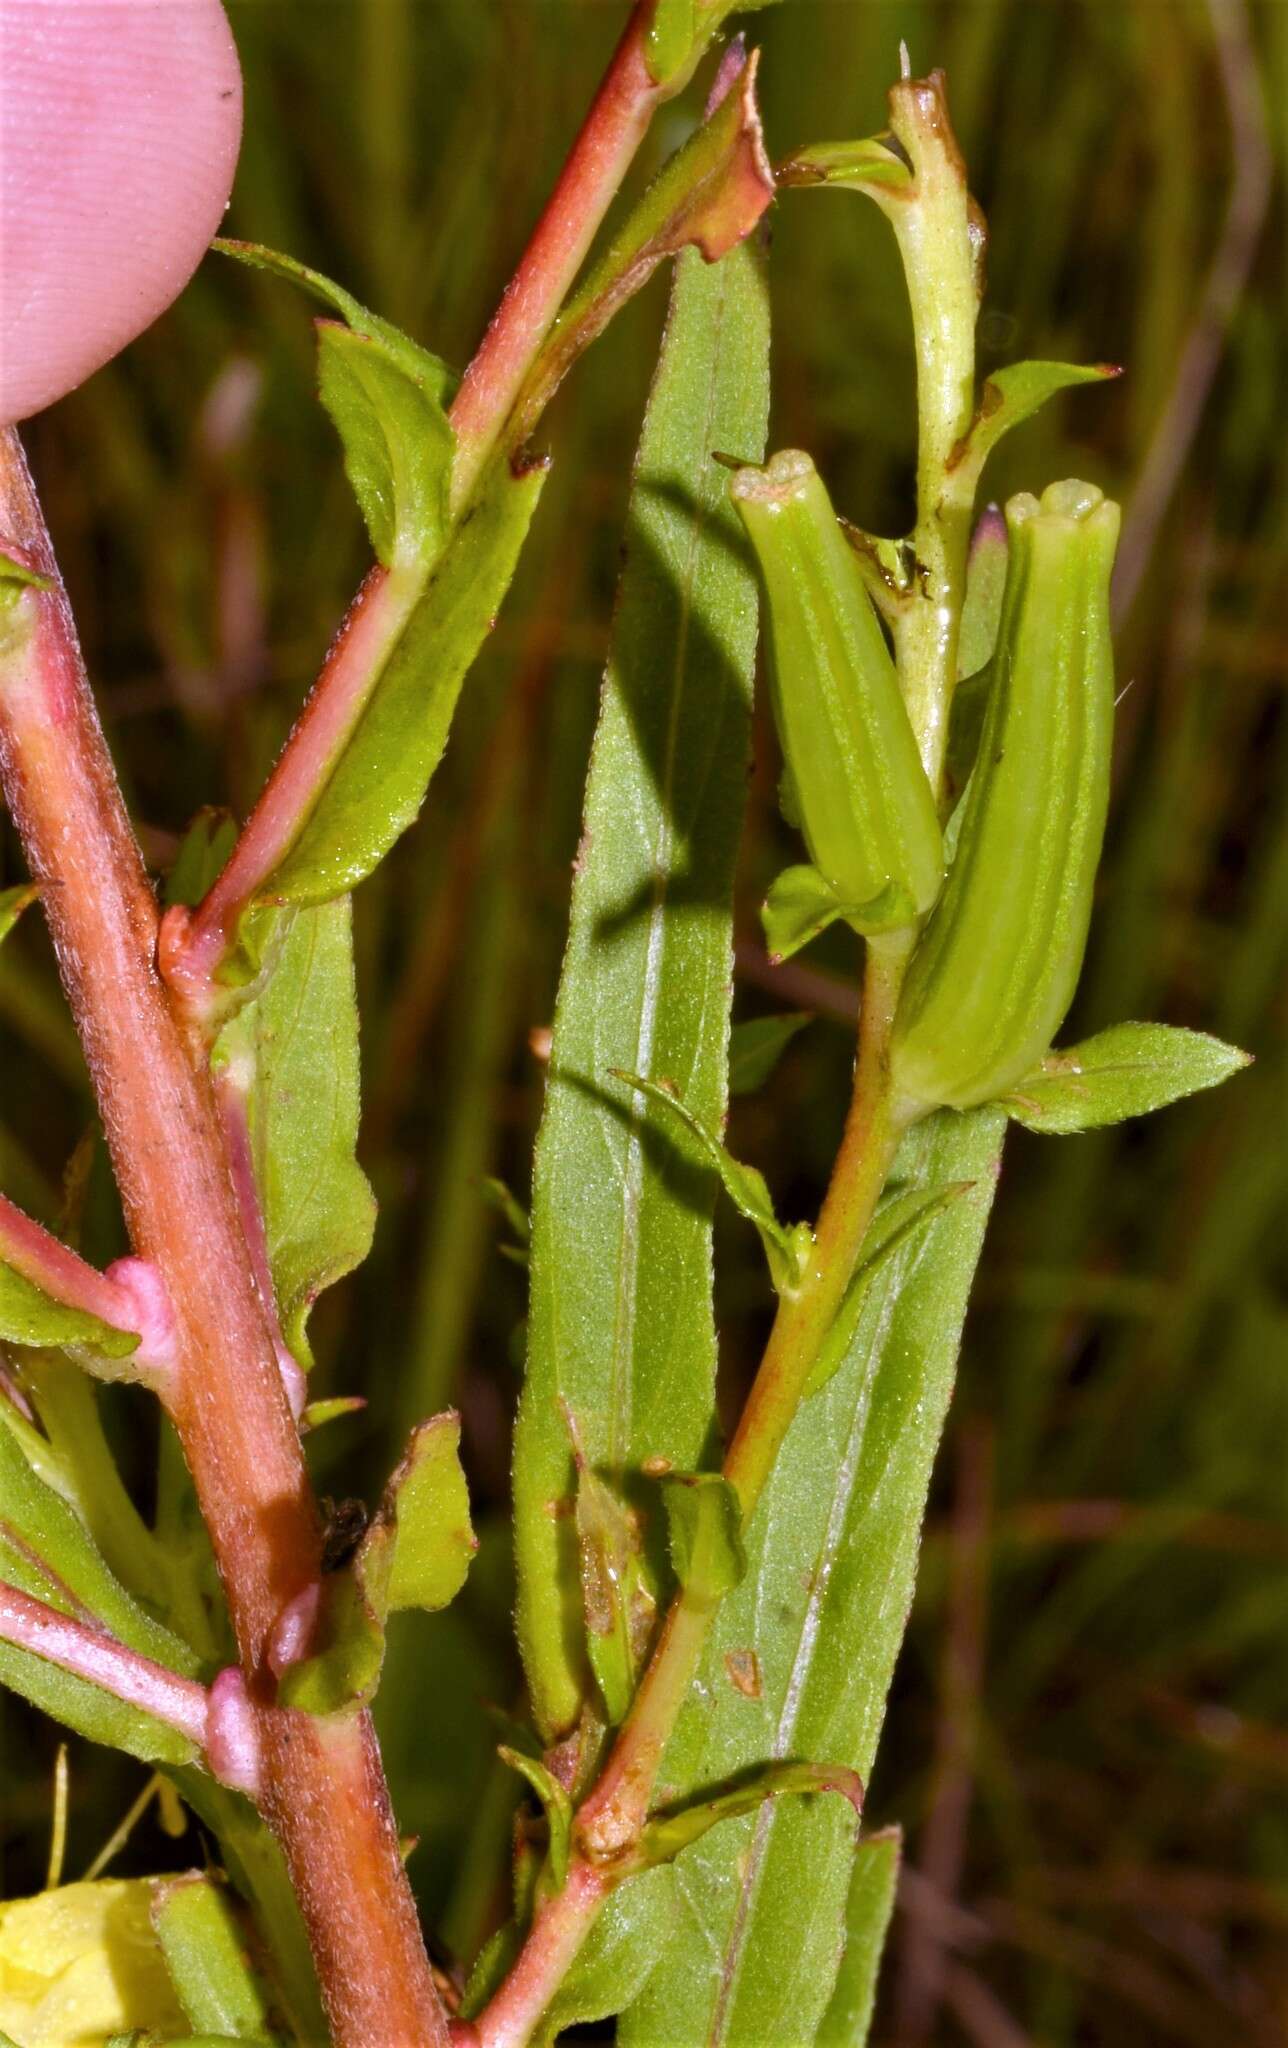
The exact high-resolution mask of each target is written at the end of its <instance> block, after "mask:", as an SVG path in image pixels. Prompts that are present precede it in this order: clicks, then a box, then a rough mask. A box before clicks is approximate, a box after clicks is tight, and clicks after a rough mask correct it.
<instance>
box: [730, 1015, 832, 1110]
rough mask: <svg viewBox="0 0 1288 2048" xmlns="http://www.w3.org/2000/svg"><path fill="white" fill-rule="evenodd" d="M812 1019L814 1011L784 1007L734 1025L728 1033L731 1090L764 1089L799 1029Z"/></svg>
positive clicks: (733, 1092) (736, 1092)
mask: <svg viewBox="0 0 1288 2048" xmlns="http://www.w3.org/2000/svg"><path fill="white" fill-rule="evenodd" d="M813 1022H814V1013H813V1011H812V1010H784V1011H782V1012H781V1014H780V1015H778V1016H776V1017H748V1018H747V1020H746V1022H745V1023H742V1024H735V1025H734V1027H733V1030H732V1031H731V1032H730V1034H729V1093H730V1094H731V1095H754V1094H755V1092H756V1090H757V1089H758V1088H763V1087H764V1085H765V1082H766V1081H767V1080H768V1079H769V1077H770V1075H771V1074H772V1073H773V1071H774V1068H775V1067H776V1066H777V1065H778V1062H779V1060H780V1059H781V1058H782V1056H783V1054H784V1052H785V1051H786V1050H787V1047H788V1046H789V1045H790V1044H791V1042H792V1040H793V1038H795V1036H796V1034H797V1032H798V1031H803V1030H804V1029H805V1026H806V1025H807V1024H812V1023H813Z"/></svg>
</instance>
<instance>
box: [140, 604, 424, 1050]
mask: <svg viewBox="0 0 1288 2048" xmlns="http://www.w3.org/2000/svg"><path fill="white" fill-rule="evenodd" d="M419 589H420V584H419V579H416V580H415V581H414V583H413V584H411V585H410V586H409V583H408V581H407V579H406V578H405V577H404V576H402V575H400V574H398V573H397V572H392V571H390V570H388V569H380V568H376V569H372V571H371V572H370V574H369V575H368V576H367V578H366V581H365V582H364V583H363V585H362V588H361V589H360V590H359V592H358V594H357V596H356V597H355V599H354V601H353V603H352V605H351V606H350V607H349V610H348V612H347V613H346V615H345V618H344V621H343V623H342V625H341V627H340V630H339V632H338V633H337V634H336V636H335V639H334V641H333V642H332V644H331V649H330V652H329V653H328V655H327V658H326V661H325V662H324V664H323V667H322V671H321V674H320V675H319V676H318V679H317V681H316V683H315V684H314V685H313V688H312V690H311V691H310V693H309V697H308V700H307V702H306V703H305V706H304V709H303V710H302V711H301V713H300V715H299V717H298V719H297V720H296V722H295V725H294V726H293V728H292V730H291V732H290V735H289V737H288V738H287V741H286V745H285V746H284V748H283V749H282V753H281V756H280V758H279V760H278V763H277V766H276V767H275V768H274V770H273V772H272V774H271V775H270V776H269V779H268V782H267V784H266V785H265V788H264V791H263V794H262V795H261V797H260V799H259V802H258V803H257V804H256V806H255V808H254V810H253V811H252V812H251V814H250V817H249V818H248V820H247V821H246V825H245V828H244V830H243V831H242V834H241V837H240V838H239V839H238V841H237V844H236V846H235V847H234V848H233V851H232V854H231V855H230V857H229V860H228V863H227V866H226V867H225V868H224V869H223V871H222V873H221V874H220V875H219V877H218V880H217V881H216V882H215V884H214V886H213V888H212V889H211V890H210V892H209V894H208V895H207V896H206V898H205V900H204V902H203V903H202V904H201V906H200V908H199V909H198V910H196V911H195V912H192V913H189V912H187V911H181V910H172V911H170V912H168V913H167V916H166V919H165V923H164V927H163V931H162V940H161V970H162V973H163V974H164V976H165V978H166V981H167V982H168V983H169V985H170V986H171V987H172V988H173V989H174V990H175V991H176V993H177V994H178V995H179V996H180V997H181V999H182V1000H183V1001H184V1002H185V1003H186V1004H187V1006H188V1007H189V1008H190V1009H191V1010H192V1012H193V1013H194V1014H196V1015H197V1016H200V1015H201V1014H202V1013H203V1012H204V1009H205V1007H206V1004H207V1002H208V1000H209V993H210V980H211V977H212V975H213V974H214V972H215V970H216V968H217V967H218V966H219V963H220V961H221V960H222V959H223V958H224V956H225V954H226V953H227V952H228V950H229V948H230V947H231V946H232V944H233V942H234V940H235V937H236V932H237V925H238V921H239V920H240V918H241V915H242V913H243V911H244V910H245V909H246V908H247V905H248V904H249V903H250V902H251V901H252V899H253V898H254V897H255V896H256V895H257V894H258V893H259V891H260V890H261V889H262V888H263V886H264V884H265V883H266V882H267V881H268V880H269V878H270V877H271V876H272V874H273V871H274V870H275V869H276V868H278V867H280V866H281V864H282V861H283V860H284V859H285V857H286V855H287V854H288V853H289V852H290V850H291V847H292V846H293V845H294V843H295V841H296V840H297V839H298V838H299V835H300V832H301V831H302V830H303V827H304V825H305V824H306V822H307V820H308V817H309V813H310V812H311V811H312V809H313V807H314V805H315V804H316V802H317V800H318V797H319V795H320V794H321V792H322V790H323V789H324V788H325V786H326V782H327V778H328V776H329V775H330V773H331V771H332V769H333V768H334V766H335V763H336V761H337V760H338V758H339V756H340V754H341V753H342V752H343V750H344V746H345V743H346V741H347V740H348V738H349V736H350V734H351V733H352V731H353V728H354V726H355V725H356V724H357V722H358V720H359V718H361V716H362V712H363V708H364V706H365V704H366V701H367V698H368V696H369V695H370V693H371V689H372V686H373V684H374V682H375V680H376V678H377V677H378V676H379V674H380V672H381V670H382V668H383V666H384V664H385V661H386V660H387V658H388V656H389V653H390V650H391V649H392V647H393V645H394V643H395V641H396V640H397V638H398V636H399V634H400V633H401V632H402V630H403V627H404V626H405V625H406V623H407V619H408V616H409V614H410V612H411V608H412V606H413V604H414V603H415V600H416V596H417V595H418V594H419Z"/></svg>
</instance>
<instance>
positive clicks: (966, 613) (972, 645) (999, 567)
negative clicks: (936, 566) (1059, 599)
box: [949, 505, 1010, 781]
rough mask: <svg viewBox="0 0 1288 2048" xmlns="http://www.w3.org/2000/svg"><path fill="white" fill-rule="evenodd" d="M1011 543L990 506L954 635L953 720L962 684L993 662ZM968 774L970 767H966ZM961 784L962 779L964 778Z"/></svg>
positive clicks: (974, 543)
mask: <svg viewBox="0 0 1288 2048" xmlns="http://www.w3.org/2000/svg"><path fill="white" fill-rule="evenodd" d="M1009 552H1010V542H1009V540H1008V537H1007V532H1006V520H1005V519H1004V517H1003V516H1002V511H1001V507H1000V506H998V505H989V506H987V507H986V508H985V510H984V511H983V512H981V514H980V516H979V518H978V519H977V521H976V522H975V531H974V533H973V534H972V535H971V541H970V554H969V556H968V557H967V561H966V597H965V600H964V602H963V604H962V618H961V626H960V627H959V629H958V634H957V674H958V677H959V681H958V685H957V689H956V690H955V692H954V693H953V716H954V718H955V717H956V713H957V704H958V699H959V698H960V696H961V692H962V684H963V683H965V682H966V681H968V680H969V678H970V677H972V676H975V675H978V674H979V672H980V670H981V669H982V668H984V667H985V665H986V664H987V663H988V662H990V661H991V660H992V658H993V649H994V648H995V647H996V645H997V629H998V627H999V626H1000V625H1001V623H1002V599H1003V597H1004V595H1005V593H1006V558H1007V555H1008V554H1009ZM981 723H982V720H976V722H975V729H974V735H973V741H972V744H971V746H970V758H971V760H973V759H974V752H975V747H974V742H977V741H978V739H979V728H980V724H981ZM954 744H956V745H957V747H958V750H959V752H960V751H961V748H962V742H961V741H960V740H958V741H956V742H954V740H953V738H952V737H951V735H950V738H949V752H950V754H951V752H952V750H953V747H954ZM967 769H968V772H969V763H967ZM962 779H963V781H964V780H965V777H964V776H963V778H962Z"/></svg>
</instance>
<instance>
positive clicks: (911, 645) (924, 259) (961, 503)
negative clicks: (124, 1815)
mask: <svg viewBox="0 0 1288 2048" xmlns="http://www.w3.org/2000/svg"><path fill="white" fill-rule="evenodd" d="M890 106H891V127H892V129H893V130H894V132H895V134H896V135H897V137H898V139H899V142H900V144H901V145H902V147H903V149H904V152H905V155H906V156H907V158H908V160H909V161H910V163H911V164H912V166H913V172H914V177H913V181H912V183H911V185H908V186H895V187H891V188H888V189H887V188H884V187H877V188H876V189H874V191H873V195H872V196H873V197H874V198H875V199H876V200H877V202H878V204H880V205H881V206H882V207H883V209H884V211H885V212H886V213H887V214H888V216H889V218H890V220H891V223H892V225H893V227H894V230H895V235H896V238H897V240H898V243H899V250H900V255H901V256H902V258H903V264H904V270H905V274H906V277H907V282H908V294H909V299H910V302H911V307H912V316H913V330H914V337H915V346H916V354H917V401H918V460H917V526H916V532H915V534H914V548H915V552H916V557H917V563H918V571H919V575H918V589H917V592H916V595H915V597H914V600H913V602H912V604H911V605H910V606H909V608H908V610H907V612H906V613H904V614H902V615H901V618H900V622H899V624H898V627H897V629H896V652H897V655H898V661H899V673H900V681H901V684H902V687H903V691H904V695H905V699H906V701H907V704H908V710H909V715H910V717H911V720H912V724H913V729H914V731H915V733H916V735H917V742H918V746H919V748H920V751H921V756H922V761H923V764H924V766H925V769H926V772H927V775H928V777H929V779H930V781H931V784H932V786H933V787H935V788H936V789H938V788H939V786H940V784H941V782H942V777H943V762H944V754H945V748H946V742H947V729H948V710H949V705H950V702H951V698H952V691H953V687H954V684H955V681H956V666H957V642H958V632H959V627H960V621H961V606H962V599H963V595H964V588H965V569H966V551H967V545H968V540H969V533H970V519H971V510H972V501H973V490H972V492H971V493H970V496H969V497H967V496H966V495H965V493H964V492H963V491H962V489H961V488H960V487H959V486H958V485H957V484H956V482H955V475H954V472H955V468H956V462H957V455H958V451H959V447H960V443H961V441H962V438H963V436H964V435H965V433H966V432H967V430H968V428H969V426H970V422H971V419H972V417H973V413H974V383H975V342H974V335H975V319H976V313H977V309H978V302H979V278H980V266H981V260H982V254H983V243H984V223H983V220H982V217H981V216H980V214H979V212H978V209H977V208H976V207H975V205H974V202H973V201H972V200H971V198H970V194H969V191H968V189H967V184H966V176H965V169H964V166H963V163H962V159H961V154H960V151H959V150H958V147H957V143H956V139H955V137H954V135H953V132H952V127H951V124H950V122H949V119H948V112H947V107H946V104H945V101H944V95H943V81H942V77H941V76H940V74H938V73H936V74H935V75H934V76H933V77H932V78H930V79H911V78H905V79H902V80H901V81H900V82H899V84H897V85H896V86H895V88H894V90H893V92H892V94H891V100H890ZM914 943H915V934H913V933H905V934H899V935H897V936H895V937H894V938H892V939H889V940H884V941H880V942H875V943H870V944H869V946H868V953H867V965H866V970H865V976H864V985H863V999H862V1004H861V1008H860V1016H859V1055H858V1061H857V1064H856V1067H855V1077H854V1089H853V1094H852V1098H851V1103H850V1110H849V1115H848V1118H847V1121H846V1126H845V1133H844V1136H843V1138H842V1141H841V1147H840V1150H839V1152H838V1154H837V1158H836V1162H835V1165H834V1167H833V1171H832V1178H831V1182H830V1184H829V1187H828V1191H827V1195H826V1198H825V1200H824V1203H823V1208H822V1210H821V1212H820V1215H819V1220H818V1228H817V1231H816V1234H815V1244H814V1255H813V1258H812V1261H811V1263H810V1267H809V1270H808V1272H807V1273H806V1275H805V1278H804V1280H803V1282H802V1284H801V1285H800V1286H799V1287H798V1289H797V1290H796V1291H795V1292H794V1293H793V1294H791V1295H784V1297H783V1298H782V1300H781V1301H780V1303H779V1307H778V1314H777V1316H776V1318H775V1321H774V1326H773V1329H772V1331H771V1333H770V1338H769V1343H768V1345H767V1347H766V1350H765V1354H764V1357H763V1359H762V1360H761V1364H760V1368H759V1370H758V1372H757V1374H756V1378H755V1381H754V1383H753V1385H752V1389H751V1393H750V1394H749V1396H748V1399H747V1403H746V1406H745V1408H744V1410H743V1414H742V1416H741V1419H740V1421H739V1424H738V1428H737V1430H736V1432H735V1434H734V1438H733V1442H732V1443H731V1445H730V1447H729V1452H728V1455H727V1457H726V1459H725V1464H724V1475H725V1477H726V1479H728V1480H729V1482H730V1483H731V1485H732V1486H733V1487H734V1488H735V1489H736V1491H737V1493H738V1497H739V1500H740V1502H741V1505H742V1512H743V1520H744V1524H745V1523H746V1522H747V1521H749V1520H750V1518H751V1516H752V1515H753V1513H754V1512H755V1508H756V1504H757V1502H758V1501H759V1499H760V1496H761V1493H762V1491H763V1489H764V1487H765V1484H766V1482H767V1480H768V1478H769V1476H770V1474H771V1472H772V1470H773V1467H774V1461H775V1459H776V1458H777V1456H778V1453H779V1450H780V1449H781V1447H782V1444H783V1440H784V1438H785V1436H786V1434H787V1431H788V1429H789V1428H790V1426H791V1422H792V1419H793V1417H794V1416H795V1414H796V1411H797V1409H798V1407H799V1405H800V1401H801V1398H802V1395H803V1392H804V1389H805V1386H806V1384H807V1382H808V1379H809V1375H810V1372H811V1370H812V1368H813V1365H814V1363H815V1361H816V1359H817V1357H818V1354H819V1350H820V1348H821V1346H822V1344H823V1342H824V1341H825V1339H826V1337H827V1333H828V1331H829V1329H830V1327H831V1325H832V1323H833V1321H834V1319H835V1317H836V1314H837V1311H838V1309H839V1307H840V1305H841V1301H842V1298H843V1296H844V1293H845V1290H846V1287H847V1286H848V1284H849V1281H850V1278H851V1275H852V1274H853V1271H854V1267H855V1263H856V1261H857V1258H858V1255H859V1250H860V1247H861V1245H862V1242H863V1237H864V1234H865V1232H866V1231H867V1228H868V1225H869V1223H870V1222H871V1220H872V1215H873V1211H874V1210H875V1208H876V1204H877V1202H878V1200H879V1198H880V1195H881V1191H882V1188H883V1187H884V1185H885V1181H886V1176H887V1175H888V1173H889V1170H890V1166H891V1164H892V1162H893V1159H894V1155H895V1150H896V1148H897V1145H898V1142H899V1138H900V1136H901V1135H902V1132H903V1130H904V1128H906V1124H907V1117H906V1115H905V1114H904V1113H902V1112H901V1111H900V1109H899V1107H898V1106H897V1105H896V1104H895V1103H894V1102H893V1101H892V1098H891V1089H890V1080H889V1058H888V1054H889V1043H890V1033H891V1027H892V1025H893V1022H894V1015H895V1009H896V1006H897V1003H898V998H899V990H900V987H901V985H902V982H903V977H904V973H905V971H906V968H907V964H908V960H909V958H910V955H911V951H912V947H913V944H914ZM715 1613H716V1607H715V1606H714V1605H713V1604H712V1603H709V1602H708V1603H705V1604H704V1603H701V1602H699V1601H697V1600H695V1599H694V1597H693V1596H692V1594H690V1593H689V1592H681V1593H680V1594H678V1595H677V1597H676V1599H675V1600H674V1601H673V1602H672V1605H671V1608H670V1611H669V1612H668V1614H667V1617H666V1621H665V1623H664V1625H663V1628H662V1632H661V1634H660V1636H659V1638H658V1641H657V1645H656V1647H655V1649H654V1652H653V1656H652V1658H651V1660H650V1663H649V1665H648V1668H647V1670H646V1671H645V1673H644V1676H643V1678H642V1680H641V1682H640V1685H639V1688H638V1690H637V1692H636V1695H635V1699H634V1701H633V1703H632V1706H631V1710H630V1712H629V1714H628V1715H627V1717H626V1720H625V1721H624V1723H623V1724H622V1727H621V1729H620V1731H619V1732H618V1736H617V1740H616V1742H615V1744H614V1747H613V1749H612V1751H611V1753H610V1755H609V1758H608V1762H607V1764H606V1766H605V1768H604V1771H603V1773H602V1774H601V1776H600V1778H599V1781H598V1783H597V1784H596V1785H595V1786H594V1788H593V1790H592V1791H591V1793H590V1795H589V1797H588V1798H587V1799H586V1800H585V1802H584V1803H583V1805H582V1807H581V1809H580V1811H579V1813H578V1816H577V1823H576V1832H575V1839H576V1840H577V1842H578V1845H579V1849H580V1852H581V1854H582V1855H583V1856H584V1857H585V1858H586V1859H587V1860H588V1862H589V1864H590V1865H591V1867H595V1866H598V1867H599V1868H601V1869H611V1867H612V1865H613V1863H614V1861H615V1860H616V1859H620V1858H622V1857H623V1856H624V1855H625V1853H626V1852H627V1851H628V1850H629V1849H630V1847H631V1846H632V1844H633V1843H634V1842H635V1841H636V1840H637V1838H638V1836H639V1834H640V1832H641V1830H642V1829H643V1827H644V1825H645V1822H646V1820H647V1818H648V1814H649V1808H650V1805H651V1802H652V1798H653V1793H654V1788H655V1786H656V1782H657V1775H658V1771H659V1768H660V1766H661V1762H662V1756H663V1752H664V1750H665V1748H666V1744H667V1742H668V1740H669V1739H670V1736H671V1732H672V1730H673V1729H674V1727H675V1723H676V1720H677V1718H678V1716H679V1713H680V1710H681V1708H682V1706H683V1704H684V1701H685V1699H686V1697H687V1695H688V1692H689V1688H690V1686H691V1685H692V1682H693V1679H694V1677H695V1675H696V1673H697V1670H698V1666H699V1663H700V1661H701V1657H702V1652H703V1648H704V1646H705V1643H706V1640H707V1636H708V1634H709V1631H710V1629H711V1626H712V1622H713V1620H714V1617H715ZM577 1867H578V1866H576V1865H575V1866H574V1869H576V1868H577ZM569 1890H570V1892H571V1891H572V1887H571V1884H570V1887H569ZM603 1896H604V1894H603V1893H602V1892H601V1893H599V1894H595V1893H594V1892H593V1891H591V1890H590V1889H588V1888H586V1889H582V1890H579V1891H577V1892H576V1893H575V1894H573V1895H572V1896H571V1897H570V1898H569V1901H568V1906H567V1911H566V1918H565V1920H564V1921H562V1922H561V1928H560V1933H561V1939H560V1941H559V1942H558V1943H548V1942H545V1941H544V1940H543V1939H542V1937H541V1934H540V1929H539V1924H538V1925H536V1926H534V1928H533V1930H532V1934H531V1936H530V1937H529V1942H528V1943H527V1944H526V1945H525V1947H524V1949H523V1951H522V1952H521V1954H520V1957H519V1960H518V1962H517V1963H516V1965H515V1968H514V1970H513V1971H512V1973H511V1975H510V1977H509V1978H508V1979H507V1981H506V1984H505V1985H503V1986H502V1989H501V1991H500V1992H499V1993H498V1995H497V1999H496V2000H495V2001H494V2005H495V2007H496V2008H497V2009H498V2010H501V2009H504V2010H506V2011H507V2013H509V2014H510V2015H511V2016H512V2015H513V2012H514V2007H515V2004H516V2001H520V2002H523V2004H524V2010H525V2012H526V2014H527V2026H528V2032H515V2031H513V2026H512V2025H511V2028H510V2031H508V2032H506V2033H504V2034H503V2035H501V2036H499V2037H498V2040H504V2041H505V2043H506V2048H518V2044H520V2043H522V2042H524V2041H526V2040H527V2039H528V2038H529V2033H530V2031H531V2029H532V2028H533V2027H534V2026H535V2025H536V2024H537V2022H538V2020H539V2019H540V2016H541V2012H542V2011H543V2010H544V2008H545V2006H546V2005H548V2004H549V2001H550V1999H551V1998H552V1997H553V1996H554V1993H555V1991H556V1989H557V1988H558V1984H559V1981H560V1978H561V1977H562V1975H563V1973H564V1972H565V1971H566V1969H567V1967H568V1961H569V1959H570V1953H571V1954H575V1952H576V1944H574V1945H573V1946H572V1948H571V1951H570V1953H569V1941H570V1938H571V1935H572V1933H573V1932H575V1933H576V1943H577V1944H579V1943H580V1941H581V1940H584V1938H585V1936H586V1934H587V1933H588V1931H589V1929H590V1927H591V1926H592V1924H593V1922H594V1919H595V1916H596V1914H597V1913H598V1911H599V1908H600V1905H601V1904H602V1901H603ZM491 2010H492V2008H489V2013H490V2012H491ZM487 2017H488V2016H487V2015H486V2014H485V2016H484V2021H483V2022H481V2023H480V2027H479V2033H480V2037H481V2039H482V2040H483V2041H486V2042H489V2043H490V2042H491V2039H492V2037H491V2036H490V2034H489V2033H488V2030H487V2024H486V2022H487Z"/></svg>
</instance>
